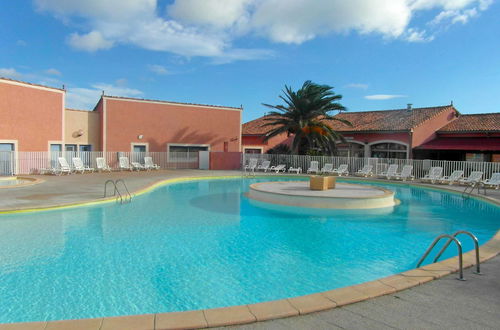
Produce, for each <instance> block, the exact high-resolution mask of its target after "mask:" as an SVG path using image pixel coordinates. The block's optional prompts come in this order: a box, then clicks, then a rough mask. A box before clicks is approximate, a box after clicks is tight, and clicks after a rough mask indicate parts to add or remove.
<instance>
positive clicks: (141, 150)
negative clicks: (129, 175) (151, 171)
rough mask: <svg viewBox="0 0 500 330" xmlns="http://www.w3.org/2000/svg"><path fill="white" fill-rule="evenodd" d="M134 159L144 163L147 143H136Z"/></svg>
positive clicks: (133, 153)
mask: <svg viewBox="0 0 500 330" xmlns="http://www.w3.org/2000/svg"><path fill="white" fill-rule="evenodd" d="M132 151H133V152H132V157H131V158H132V161H133V162H137V163H140V164H144V157H145V156H146V146H145V145H134V148H133V149H132Z"/></svg>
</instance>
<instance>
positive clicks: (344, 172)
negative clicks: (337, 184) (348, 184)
mask: <svg viewBox="0 0 500 330" xmlns="http://www.w3.org/2000/svg"><path fill="white" fill-rule="evenodd" d="M347 169H348V165H347V164H342V165H340V166H339V167H338V168H336V169H334V170H332V173H333V174H337V175H338V176H342V175H348V174H349V172H348V171H347Z"/></svg>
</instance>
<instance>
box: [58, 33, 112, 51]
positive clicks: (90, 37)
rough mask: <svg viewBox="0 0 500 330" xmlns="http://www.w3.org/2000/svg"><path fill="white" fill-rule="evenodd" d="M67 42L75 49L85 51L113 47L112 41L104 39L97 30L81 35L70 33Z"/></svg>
mask: <svg viewBox="0 0 500 330" xmlns="http://www.w3.org/2000/svg"><path fill="white" fill-rule="evenodd" d="M68 43H69V44H70V45H71V47H73V48H75V49H78V50H84V51H87V52H95V51H97V50H100V49H110V48H111V47H113V42H112V41H109V40H106V39H104V37H103V36H102V34H101V32H99V31H92V32H89V33H87V34H82V35H80V34H78V33H72V34H71V35H70V36H69V39H68Z"/></svg>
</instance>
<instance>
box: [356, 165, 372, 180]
mask: <svg viewBox="0 0 500 330" xmlns="http://www.w3.org/2000/svg"><path fill="white" fill-rule="evenodd" d="M372 169H373V165H365V166H363V168H362V169H360V170H359V171H357V172H356V173H354V175H356V176H364V177H365V178H366V177H367V176H372V175H373V173H372Z"/></svg>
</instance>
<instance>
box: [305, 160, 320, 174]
mask: <svg viewBox="0 0 500 330" xmlns="http://www.w3.org/2000/svg"><path fill="white" fill-rule="evenodd" d="M307 173H308V174H309V173H316V174H318V173H319V163H318V162H317V161H316V160H313V161H311V164H310V165H309V168H308V169H307Z"/></svg>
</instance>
